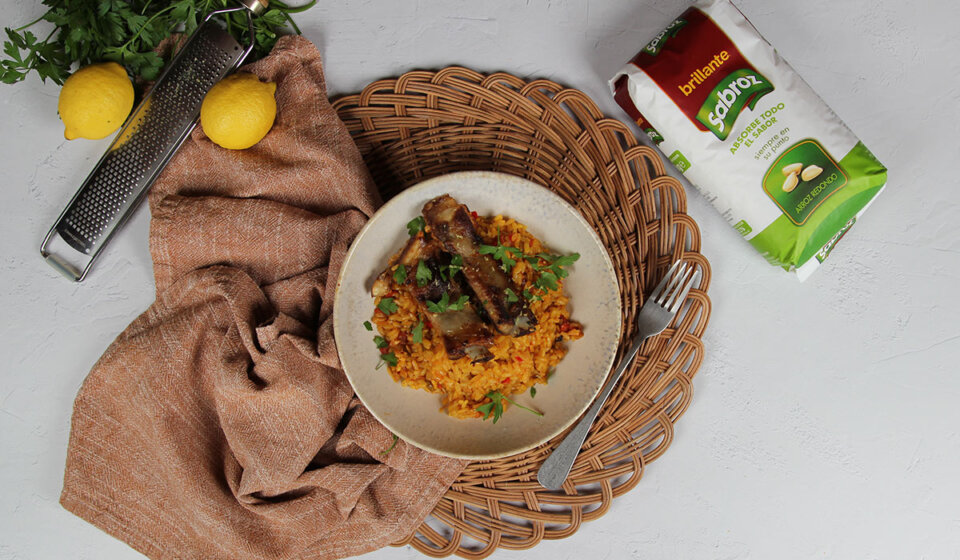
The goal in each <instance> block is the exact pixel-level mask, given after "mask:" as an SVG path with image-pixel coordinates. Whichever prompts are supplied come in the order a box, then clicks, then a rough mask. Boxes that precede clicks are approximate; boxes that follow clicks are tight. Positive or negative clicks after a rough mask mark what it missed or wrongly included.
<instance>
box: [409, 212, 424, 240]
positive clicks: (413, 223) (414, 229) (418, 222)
mask: <svg viewBox="0 0 960 560" xmlns="http://www.w3.org/2000/svg"><path fill="white" fill-rule="evenodd" d="M425 225H427V222H426V221H425V220H424V219H423V216H417V217H416V218H414V219H412V220H410V221H409V222H407V233H409V234H410V237H413V236H415V235H416V234H418V233H420V232H421V231H423V226H425Z"/></svg>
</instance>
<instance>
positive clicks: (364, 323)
mask: <svg viewBox="0 0 960 560" xmlns="http://www.w3.org/2000/svg"><path fill="white" fill-rule="evenodd" d="M363 328H365V329H367V330H368V331H372V330H373V325H371V324H370V321H364V322H363Z"/></svg>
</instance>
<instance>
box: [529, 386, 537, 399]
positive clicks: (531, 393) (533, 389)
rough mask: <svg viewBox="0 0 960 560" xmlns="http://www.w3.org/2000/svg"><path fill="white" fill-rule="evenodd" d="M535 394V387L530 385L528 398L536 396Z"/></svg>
mask: <svg viewBox="0 0 960 560" xmlns="http://www.w3.org/2000/svg"><path fill="white" fill-rule="evenodd" d="M536 396H537V388H536V387H530V398H531V399H532V398H533V397H536Z"/></svg>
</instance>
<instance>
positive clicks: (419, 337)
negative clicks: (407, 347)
mask: <svg viewBox="0 0 960 560" xmlns="http://www.w3.org/2000/svg"><path fill="white" fill-rule="evenodd" d="M410 334H412V335H413V343H414V344H420V343H421V342H423V317H421V318H420V322H418V323H417V324H416V325H414V327H413V330H412V331H410Z"/></svg>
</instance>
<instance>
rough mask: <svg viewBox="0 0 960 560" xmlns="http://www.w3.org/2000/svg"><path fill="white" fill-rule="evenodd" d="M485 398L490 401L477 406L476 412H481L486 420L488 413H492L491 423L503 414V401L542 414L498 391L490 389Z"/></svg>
mask: <svg viewBox="0 0 960 560" xmlns="http://www.w3.org/2000/svg"><path fill="white" fill-rule="evenodd" d="M487 398H488V399H490V402H488V403H487V404H482V405H480V406H478V407H477V412H479V413H481V414H483V419H484V420H486V419H487V418H490V415H491V414H493V423H494V424H496V423H497V420H500V417H501V416H503V401H507V402H508V403H510V404H512V405H514V406H518V407H520V408H522V409H524V410H526V411H527V412H530V413H533V414H536V415H537V416H543V413H542V412H538V411H536V410H533V409H532V408H527V407H525V406H523V405H522V404H519V403H517V402H516V401H514V400H511V399H510V398H509V397H507V396H506V395H504V394H503V393H501V392H500V391H492V392H490V393H487Z"/></svg>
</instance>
